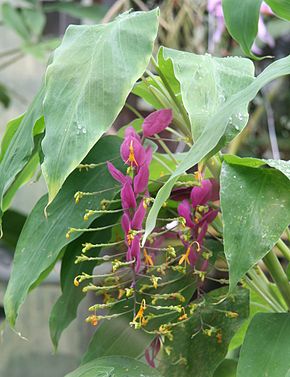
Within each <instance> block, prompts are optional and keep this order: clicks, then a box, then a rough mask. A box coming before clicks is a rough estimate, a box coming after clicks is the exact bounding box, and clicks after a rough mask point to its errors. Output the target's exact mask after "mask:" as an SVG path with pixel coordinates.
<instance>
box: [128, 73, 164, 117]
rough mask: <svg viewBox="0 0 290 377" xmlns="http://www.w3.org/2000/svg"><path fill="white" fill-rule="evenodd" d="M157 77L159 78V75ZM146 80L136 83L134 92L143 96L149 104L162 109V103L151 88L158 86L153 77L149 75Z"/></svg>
mask: <svg viewBox="0 0 290 377" xmlns="http://www.w3.org/2000/svg"><path fill="white" fill-rule="evenodd" d="M156 79H157V80H158V77H156ZM145 81H146V83H145V82H144V81H140V82H138V83H136V84H135V86H134V88H133V90H132V93H133V94H135V95H136V96H138V97H140V98H142V99H143V100H144V101H146V102H147V103H148V104H149V105H151V106H153V108H154V109H156V110H159V109H162V104H161V103H160V101H159V100H158V98H156V96H155V95H154V93H152V90H151V89H152V88H154V87H156V86H155V83H154V81H153V80H152V79H151V77H147V78H146V79H145Z"/></svg>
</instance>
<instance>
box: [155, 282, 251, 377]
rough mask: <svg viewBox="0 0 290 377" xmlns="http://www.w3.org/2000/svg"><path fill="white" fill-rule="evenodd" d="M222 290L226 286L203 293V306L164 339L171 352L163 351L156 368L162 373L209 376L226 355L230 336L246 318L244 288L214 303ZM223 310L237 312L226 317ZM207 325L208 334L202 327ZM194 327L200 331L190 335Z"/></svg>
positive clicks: (172, 376) (193, 331) (183, 376)
mask: <svg viewBox="0 0 290 377" xmlns="http://www.w3.org/2000/svg"><path fill="white" fill-rule="evenodd" d="M226 293H227V291H226V289H224V288H222V289H218V290H215V291H212V292H211V293H209V294H208V295H207V296H205V300H206V301H205V305H204V306H203V308H201V309H197V312H196V313H194V314H193V316H192V317H191V318H190V320H189V321H188V322H186V323H185V324H184V326H183V327H177V328H176V329H175V330H174V331H173V341H165V344H164V346H165V347H167V346H168V347H171V354H170V356H167V355H166V354H164V356H163V358H162V360H161V365H160V367H159V369H160V371H161V373H162V374H163V375H164V376H167V377H175V376H176V377H177V376H178V377H188V376H194V377H212V375H213V373H214V371H215V369H216V368H217V366H218V365H219V364H220V363H221V361H222V360H223V359H224V357H225V356H226V353H227V349H228V345H229V343H230V340H231V338H232V337H233V335H234V333H235V332H236V331H237V330H238V328H239V327H240V326H241V324H242V323H243V321H244V320H245V319H246V318H247V317H248V291H247V290H245V289H239V290H237V291H236V292H235V295H233V296H232V297H231V298H229V299H227V300H224V301H223V302H221V303H219V304H216V303H217V302H218V301H219V300H220V299H221V298H222V297H223V295H226ZM213 303H215V304H214V305H213ZM227 312H235V313H237V314H238V315H237V317H236V318H230V317H229V316H227V315H226V313H227ZM202 326H203V329H202V328H201V327H202ZM210 326H212V327H214V328H215V329H216V331H213V332H212V335H211V336H208V335H206V334H204V332H203V331H202V330H207V329H209V328H210ZM198 330H201V331H200V332H199V333H198V334H197V335H195V336H194V337H192V335H193V334H196V333H197V331H198ZM217 334H220V337H219V336H217Z"/></svg>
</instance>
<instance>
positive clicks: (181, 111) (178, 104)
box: [151, 57, 191, 130]
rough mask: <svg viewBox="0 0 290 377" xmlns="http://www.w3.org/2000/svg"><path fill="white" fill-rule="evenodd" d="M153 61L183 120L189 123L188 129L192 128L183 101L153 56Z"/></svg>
mask: <svg viewBox="0 0 290 377" xmlns="http://www.w3.org/2000/svg"><path fill="white" fill-rule="evenodd" d="M151 61H152V64H153V66H154V68H155V69H156V71H157V73H158V74H159V76H160V78H161V80H162V81H163V83H164V85H165V87H166V89H167V90H168V93H169V94H170V97H171V98H172V100H173V101H174V103H175V105H176V106H177V108H178V109H179V111H180V113H181V114H182V117H183V120H184V122H185V124H186V125H187V127H188V129H189V130H190V129H191V124H190V121H189V118H188V115H187V112H186V110H185V108H184V107H183V106H182V105H181V103H180V102H179V101H178V99H177V98H176V95H175V93H174V92H173V90H172V88H171V86H170V84H169V82H168V81H167V78H166V77H165V76H164V75H163V72H162V71H161V70H160V69H159V67H158V64H157V62H156V61H155V59H154V58H153V57H152V59H151Z"/></svg>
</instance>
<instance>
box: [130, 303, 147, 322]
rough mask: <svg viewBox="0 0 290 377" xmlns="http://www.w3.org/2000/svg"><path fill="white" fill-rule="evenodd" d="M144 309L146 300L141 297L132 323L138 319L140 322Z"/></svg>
mask: <svg viewBox="0 0 290 377" xmlns="http://www.w3.org/2000/svg"><path fill="white" fill-rule="evenodd" d="M145 309H146V301H145V299H144V298H143V300H142V302H141V305H140V309H139V310H138V313H137V314H136V315H135V317H134V319H133V323H135V322H136V321H137V320H138V319H139V321H140V324H142V320H143V317H144V311H145Z"/></svg>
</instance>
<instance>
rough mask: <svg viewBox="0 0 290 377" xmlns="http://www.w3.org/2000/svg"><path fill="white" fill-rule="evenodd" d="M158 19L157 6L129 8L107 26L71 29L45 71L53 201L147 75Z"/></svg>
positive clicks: (47, 170)
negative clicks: (146, 69)
mask: <svg viewBox="0 0 290 377" xmlns="http://www.w3.org/2000/svg"><path fill="white" fill-rule="evenodd" d="M157 21H158V9H157V10H154V11H150V12H136V13H129V14H128V13H126V14H124V15H121V16H119V17H118V18H117V19H116V20H115V21H113V22H111V23H109V24H106V25H97V26H95V25H82V26H70V27H69V28H68V29H67V31H66V33H65V36H64V39H63V42H62V44H61V46H60V47H59V48H58V49H57V50H56V51H55V55H54V59H53V63H52V64H51V65H50V66H49V67H48V69H47V74H46V95H45V100H44V116H45V124H46V134H45V138H44V140H43V143H42V147H43V152H44V162H43V165H42V171H43V174H44V178H45V180H46V183H47V186H48V191H49V203H51V202H52V200H53V199H54V198H55V196H56V194H57V193H58V191H59V190H60V188H61V186H62V184H63V183H64V181H65V179H66V178H67V177H68V175H69V174H70V173H71V172H72V171H73V170H74V168H75V167H76V166H77V165H78V164H79V163H80V162H81V160H82V159H83V158H84V157H85V156H86V154H87V153H88V152H89V150H90V149H91V148H92V147H93V146H94V144H95V143H96V142H97V141H98V139H99V138H100V137H101V136H102V134H103V133H104V132H106V131H107V129H108V128H109V127H110V126H111V125H112V123H113V121H114V120H115V118H116V117H117V115H118V114H119V112H120V111H121V109H122V107H123V105H124V103H125V101H126V98H127V96H128V94H129V93H130V91H131V90H132V88H133V85H134V83H135V82H136V80H137V79H138V78H139V77H140V76H141V75H142V74H143V72H144V70H145V68H146V66H147V65H148V63H149V59H150V56H151V53H152V48H153V42H154V40H155V37H156V33H157ZM136 46H137V47H138V48H136ZM56 125H57V127H56Z"/></svg>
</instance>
